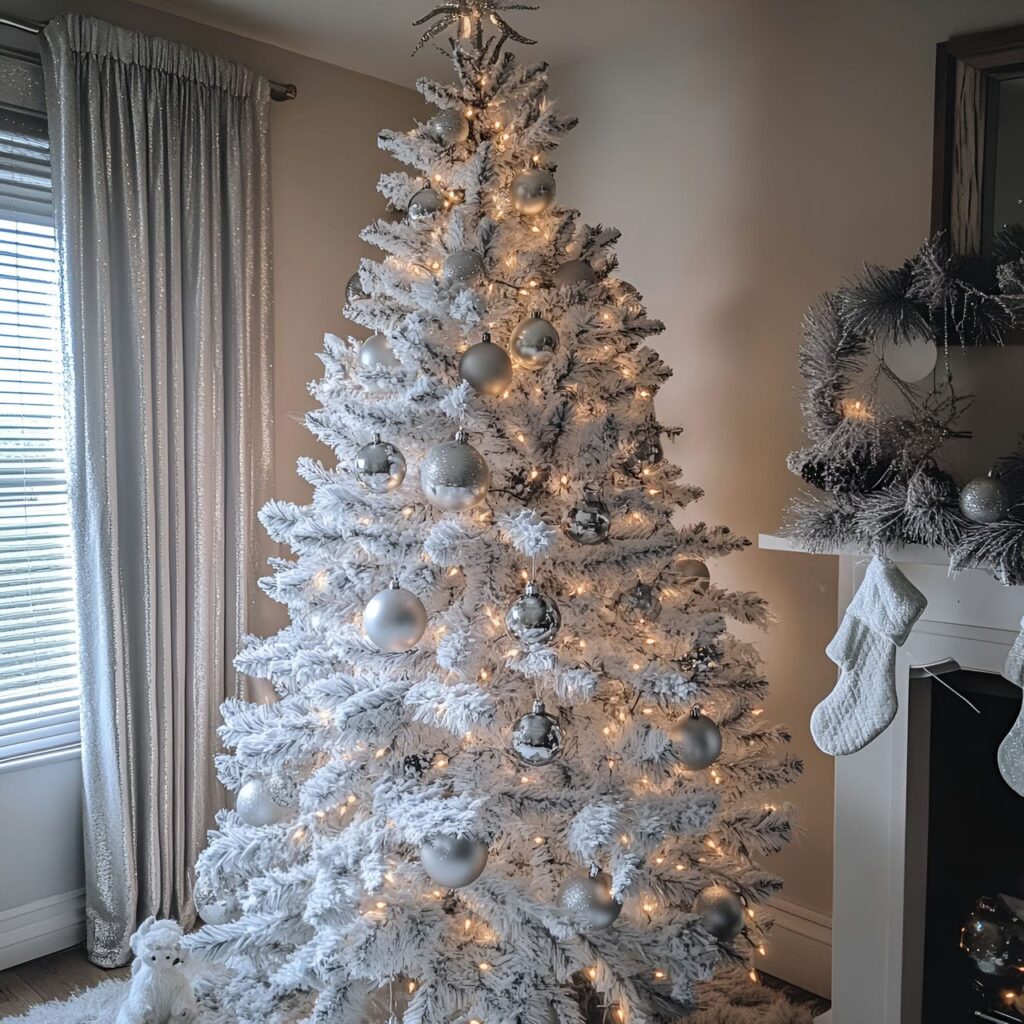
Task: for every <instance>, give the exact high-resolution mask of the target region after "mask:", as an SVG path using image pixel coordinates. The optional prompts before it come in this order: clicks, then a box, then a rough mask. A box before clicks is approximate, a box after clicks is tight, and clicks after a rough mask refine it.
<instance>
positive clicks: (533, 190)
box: [511, 167, 555, 217]
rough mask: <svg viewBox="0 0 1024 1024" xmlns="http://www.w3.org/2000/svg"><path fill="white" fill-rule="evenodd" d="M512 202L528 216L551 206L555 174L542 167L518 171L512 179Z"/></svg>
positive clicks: (532, 215)
mask: <svg viewBox="0 0 1024 1024" xmlns="http://www.w3.org/2000/svg"><path fill="white" fill-rule="evenodd" d="M511 191H512V204H513V205H514V206H515V208H516V209H517V210H518V211H519V212H520V213H524V214H526V215H527V216H528V217H535V216H537V214H539V213H544V211H545V210H548V209H550V208H551V204H552V203H553V202H554V201H555V176H554V175H553V174H552V173H551V172H550V171H547V170H545V169H544V168H543V167H531V168H530V169H529V170H528V171H520V172H519V174H517V175H516V176H515V177H514V178H513V179H512V189H511Z"/></svg>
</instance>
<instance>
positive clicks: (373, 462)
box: [353, 434, 405, 494]
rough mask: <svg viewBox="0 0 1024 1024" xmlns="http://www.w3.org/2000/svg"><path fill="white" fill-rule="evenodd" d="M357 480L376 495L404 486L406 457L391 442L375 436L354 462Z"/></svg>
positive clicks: (365, 445) (364, 446)
mask: <svg viewBox="0 0 1024 1024" xmlns="http://www.w3.org/2000/svg"><path fill="white" fill-rule="evenodd" d="M353 468H354V470H355V475H356V479H357V480H358V481H359V482H360V483H361V484H362V485H363V486H364V487H365V488H367V489H368V490H371V491H373V492H374V493H375V494H384V493H386V492H387V491H393V490H396V489H397V488H398V487H401V486H402V481H403V480H404V479H405V456H404V455H403V454H402V453H401V452H400V451H399V450H398V449H397V448H396V447H395V446H394V445H393V444H391V443H390V442H388V441H382V440H381V438H380V434H374V435H373V440H372V441H371V442H370V443H369V444H364V445H363V447H362V448H360V449H359V451H358V452H356V457H355V460H354V462H353Z"/></svg>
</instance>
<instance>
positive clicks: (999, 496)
mask: <svg viewBox="0 0 1024 1024" xmlns="http://www.w3.org/2000/svg"><path fill="white" fill-rule="evenodd" d="M1012 504H1013V496H1012V494H1011V493H1010V488H1009V487H1007V486H1006V484H1004V483H1003V482H1002V481H1001V480H1000V479H999V478H998V477H997V476H994V475H993V474H992V473H989V475H988V476H979V477H977V478H976V479H974V480H972V481H971V482H970V483H969V484H965V485H964V487H963V490H961V492H960V511H961V512H963V514H964V515H965V516H966V517H967V518H968V519H970V521H971V522H972V523H998V522H1000V521H1001V520H1003V519H1005V518H1006V516H1007V515H1008V513H1009V511H1010V506H1011V505H1012Z"/></svg>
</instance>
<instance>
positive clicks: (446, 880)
mask: <svg viewBox="0 0 1024 1024" xmlns="http://www.w3.org/2000/svg"><path fill="white" fill-rule="evenodd" d="M488 853H489V850H488V849H487V844H486V843H484V842H482V841H481V840H479V839H473V838H471V837H470V836H454V835H436V836H431V838H430V839H428V840H427V841H426V842H425V843H424V844H423V845H422V846H421V847H420V863H421V864H422V865H423V869H424V871H426V873H427V874H428V875H430V877H431V878H432V879H433V880H434V881H435V882H437V884H438V885H443V886H444V887H445V888H446V889H461V888H462V887H463V886H464V885H469V884H470V883H471V882H475V881H476V880H477V879H478V878H479V877H480V876H481V875H482V874H483V872H484V868H485V867H487V856H488Z"/></svg>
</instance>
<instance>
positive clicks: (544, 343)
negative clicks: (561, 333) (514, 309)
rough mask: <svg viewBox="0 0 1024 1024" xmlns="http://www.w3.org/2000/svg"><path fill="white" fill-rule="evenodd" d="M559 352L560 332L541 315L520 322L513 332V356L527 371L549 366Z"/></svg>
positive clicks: (535, 314)
mask: <svg viewBox="0 0 1024 1024" xmlns="http://www.w3.org/2000/svg"><path fill="white" fill-rule="evenodd" d="M557 350H558V331H557V330H555V327H554V325H553V324H552V323H551V322H550V321H548V320H545V319H544V318H543V317H542V316H541V315H540V313H534V314H533V316H529V317H527V318H526V319H525V320H520V321H519V323H518V324H516V327H515V330H514V331H513V332H512V354H513V355H514V356H515V359H516V362H517V363H518V364H519V365H520V366H522V367H523V368H524V369H527V370H539V369H540V368H541V367H542V366H547V364H548V363H550V362H551V360H552V359H554V357H555V352H556V351H557Z"/></svg>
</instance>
